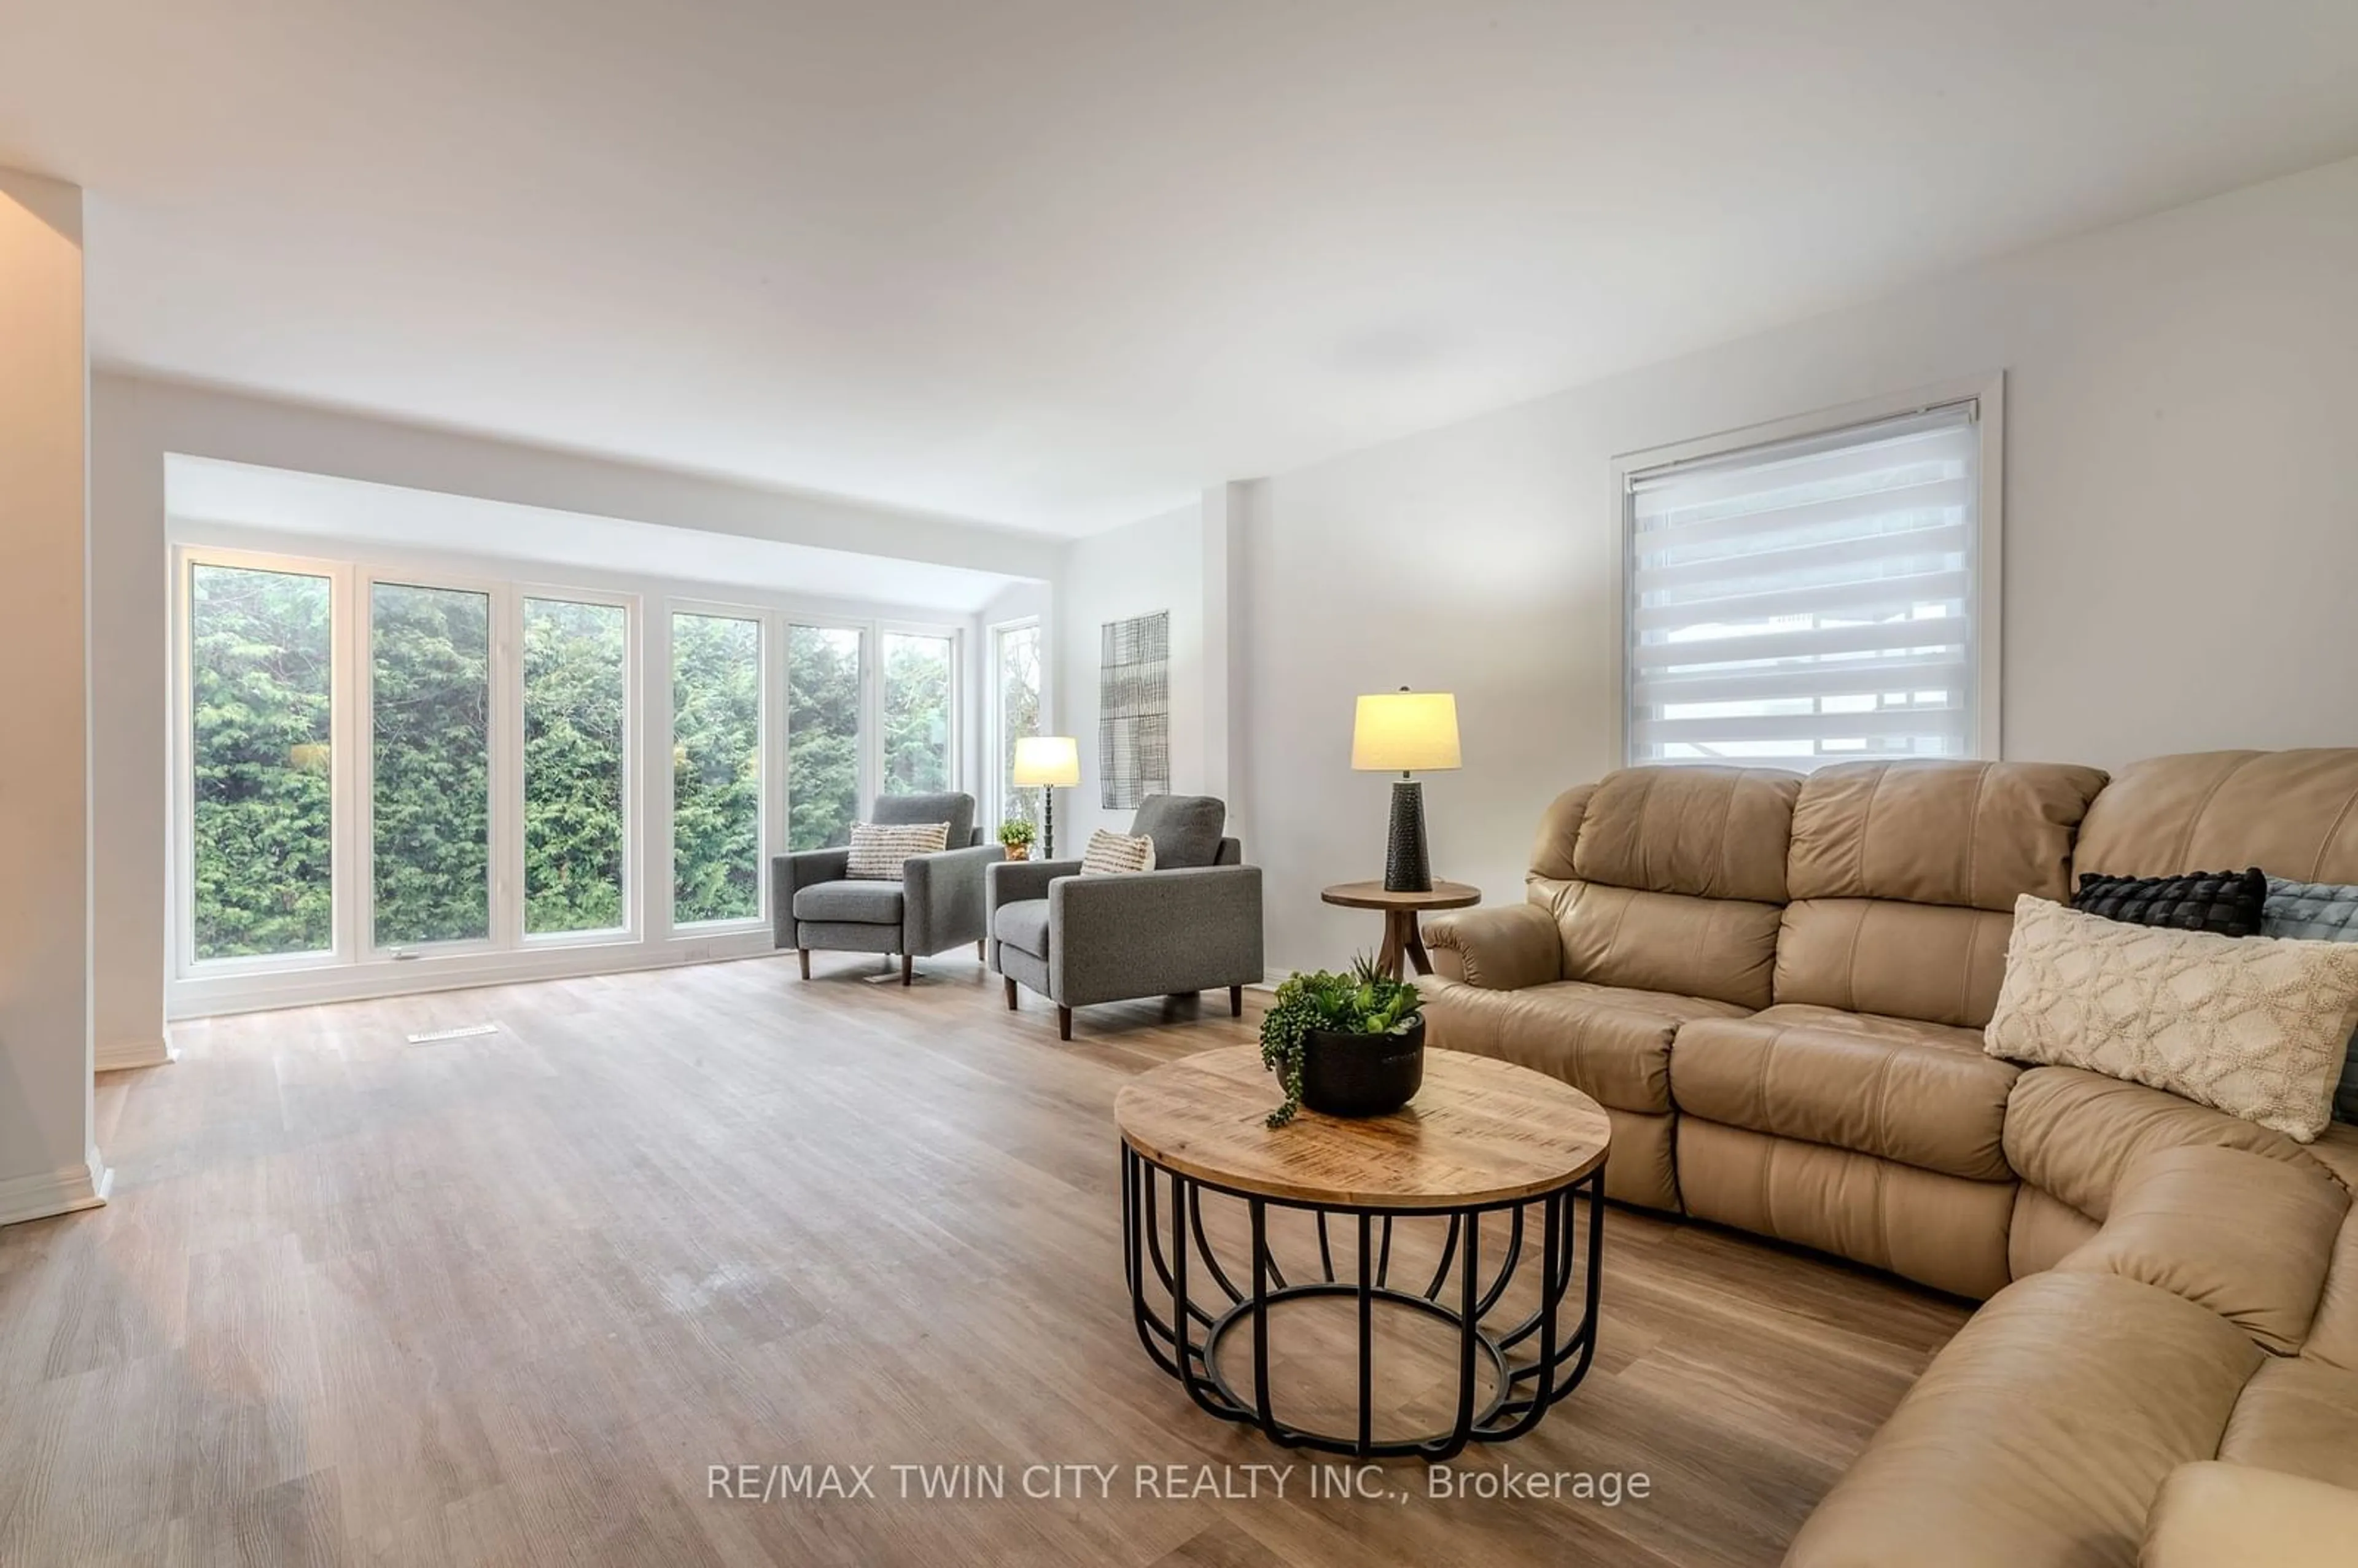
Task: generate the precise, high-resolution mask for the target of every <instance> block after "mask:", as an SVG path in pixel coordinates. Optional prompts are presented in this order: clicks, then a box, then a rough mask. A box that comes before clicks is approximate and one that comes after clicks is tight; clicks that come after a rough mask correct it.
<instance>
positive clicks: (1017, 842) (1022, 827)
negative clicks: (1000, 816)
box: [999, 816, 1033, 860]
mask: <svg viewBox="0 0 2358 1568" xmlns="http://www.w3.org/2000/svg"><path fill="white" fill-rule="evenodd" d="M1032 836H1033V829H1032V825H1031V824H1030V823H1029V822H1026V821H1024V820H1023V819H1022V817H1020V816H1014V817H1010V818H1009V819H1008V820H1006V821H1005V822H1002V823H1001V824H1000V825H999V843H1000V847H1001V849H1005V850H1006V851H1007V858H1008V859H1009V860H1030V859H1031V858H1032Z"/></svg>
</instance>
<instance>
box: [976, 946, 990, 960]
mask: <svg viewBox="0 0 2358 1568" xmlns="http://www.w3.org/2000/svg"><path fill="white" fill-rule="evenodd" d="M988 957H990V954H989V953H986V952H984V951H983V944H982V943H980V942H977V943H976V944H975V945H974V961H975V962H976V963H978V964H979V963H981V962H982V961H983V960H984V959H986V958H988Z"/></svg>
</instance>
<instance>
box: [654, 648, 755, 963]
mask: <svg viewBox="0 0 2358 1568" xmlns="http://www.w3.org/2000/svg"><path fill="white" fill-rule="evenodd" d="M671 672H672V674H671V682H672V697H671V736H672V746H671V761H672V795H671V844H672V895H671V918H672V924H674V925H702V924H706V923H708V922H714V921H729V920H752V919H757V918H759V917H760V915H761V913H762V622H761V621H760V620H759V619H758V618H756V617H752V616H737V615H717V614H716V615H708V614H703V613H699V612H695V611H675V612H674V613H673V615H672V618H671Z"/></svg>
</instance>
